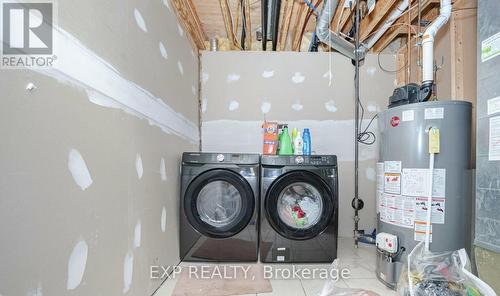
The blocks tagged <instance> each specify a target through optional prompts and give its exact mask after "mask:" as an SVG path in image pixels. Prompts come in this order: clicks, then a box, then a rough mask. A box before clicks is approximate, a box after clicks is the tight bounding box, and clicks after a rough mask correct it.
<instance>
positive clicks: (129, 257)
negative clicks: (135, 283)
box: [123, 251, 134, 294]
mask: <svg viewBox="0 0 500 296" xmlns="http://www.w3.org/2000/svg"><path fill="white" fill-rule="evenodd" d="M133 274H134V254H133V253H132V251H128V252H127V254H126V255H125V258H124V259H123V294H126V293H127V292H128V291H129V290H130V287H131V286H132V276H133Z"/></svg>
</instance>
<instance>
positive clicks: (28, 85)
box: [0, 82, 37, 296]
mask: <svg viewBox="0 0 500 296" xmlns="http://www.w3.org/2000/svg"><path fill="white" fill-rule="evenodd" d="M36 89H37V87H36V85H35V84H34V83H33V82H30V83H28V84H26V90H27V91H33V90H36ZM0 296H1V295H0Z"/></svg>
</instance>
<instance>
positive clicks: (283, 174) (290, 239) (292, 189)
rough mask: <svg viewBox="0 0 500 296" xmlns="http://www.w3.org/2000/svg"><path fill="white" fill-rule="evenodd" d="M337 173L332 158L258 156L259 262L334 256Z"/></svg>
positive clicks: (329, 259) (318, 259)
mask: <svg viewBox="0 0 500 296" xmlns="http://www.w3.org/2000/svg"><path fill="white" fill-rule="evenodd" d="M337 179H338V173H337V158H336V156H334V155H313V156H275V155H273V156H262V158H261V195H260V196H261V197H260V198H261V215H260V260H261V261H262V262H289V263H319V262H332V261H333V260H334V259H335V258H337V234H338V180H337Z"/></svg>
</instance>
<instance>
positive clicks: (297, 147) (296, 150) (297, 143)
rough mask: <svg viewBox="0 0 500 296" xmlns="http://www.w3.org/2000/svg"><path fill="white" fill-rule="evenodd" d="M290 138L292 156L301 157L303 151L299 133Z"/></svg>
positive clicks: (302, 142)
mask: <svg viewBox="0 0 500 296" xmlns="http://www.w3.org/2000/svg"><path fill="white" fill-rule="evenodd" d="M292 134H293V132H292ZM292 138H293V154H295V155H302V154H303V151H302V149H304V141H303V139H302V136H301V135H300V132H299V131H297V134H296V135H295V137H292Z"/></svg>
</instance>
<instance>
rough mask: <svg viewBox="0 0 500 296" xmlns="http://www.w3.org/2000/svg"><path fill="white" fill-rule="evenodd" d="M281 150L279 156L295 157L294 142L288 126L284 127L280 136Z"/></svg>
mask: <svg viewBox="0 0 500 296" xmlns="http://www.w3.org/2000/svg"><path fill="white" fill-rule="evenodd" d="M279 146H280V150H279V152H278V154H279V155H293V149H292V140H291V139H290V134H289V133H288V126H287V125H284V126H283V130H282V132H281V136H280V145H279Z"/></svg>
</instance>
